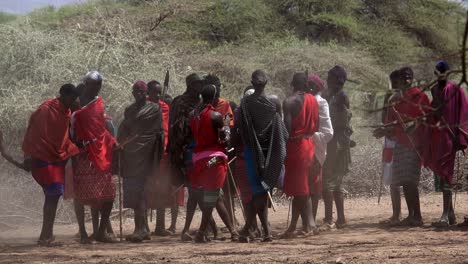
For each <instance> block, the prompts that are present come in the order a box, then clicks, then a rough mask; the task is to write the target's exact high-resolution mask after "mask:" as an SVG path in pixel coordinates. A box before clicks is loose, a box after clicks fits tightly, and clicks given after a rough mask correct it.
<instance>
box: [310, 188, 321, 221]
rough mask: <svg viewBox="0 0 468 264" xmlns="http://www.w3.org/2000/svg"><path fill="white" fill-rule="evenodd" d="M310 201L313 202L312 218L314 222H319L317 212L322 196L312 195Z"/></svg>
mask: <svg viewBox="0 0 468 264" xmlns="http://www.w3.org/2000/svg"><path fill="white" fill-rule="evenodd" d="M310 199H311V200H312V216H313V217H314V222H316V221H317V211H318V205H319V201H320V194H313V195H311V197H310Z"/></svg>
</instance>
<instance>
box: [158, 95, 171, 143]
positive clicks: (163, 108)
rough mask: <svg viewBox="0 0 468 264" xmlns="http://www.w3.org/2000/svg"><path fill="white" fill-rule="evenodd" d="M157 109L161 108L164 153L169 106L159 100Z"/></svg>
mask: <svg viewBox="0 0 468 264" xmlns="http://www.w3.org/2000/svg"><path fill="white" fill-rule="evenodd" d="M158 104H159V107H161V113H162V121H163V128H164V151H166V147H167V142H168V140H169V111H170V108H169V105H168V104H166V103H165V102H163V101H161V100H159V101H158Z"/></svg>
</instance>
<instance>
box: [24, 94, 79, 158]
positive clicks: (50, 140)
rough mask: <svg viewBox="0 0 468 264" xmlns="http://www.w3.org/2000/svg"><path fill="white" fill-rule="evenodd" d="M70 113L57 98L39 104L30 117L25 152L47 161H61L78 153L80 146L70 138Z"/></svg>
mask: <svg viewBox="0 0 468 264" xmlns="http://www.w3.org/2000/svg"><path fill="white" fill-rule="evenodd" d="M70 114H71V111H70V109H68V108H66V107H65V106H64V105H63V104H62V103H61V102H60V100H59V99H57V98H55V99H50V100H47V101H46V102H44V103H43V104H42V105H41V106H39V108H38V109H37V110H36V111H35V112H34V113H33V114H32V115H31V118H30V119H29V125H28V129H27V131H26V135H25V136H24V140H23V152H24V154H25V155H26V156H31V157H33V158H34V159H38V160H42V161H46V162H60V161H64V160H67V159H68V158H70V157H71V156H74V155H76V154H78V153H79V152H80V151H79V149H78V147H77V146H75V145H74V144H73V143H72V141H71V140H70V138H69V129H70Z"/></svg>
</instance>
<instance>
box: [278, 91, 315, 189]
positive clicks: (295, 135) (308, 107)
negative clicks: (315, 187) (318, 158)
mask: <svg viewBox="0 0 468 264" xmlns="http://www.w3.org/2000/svg"><path fill="white" fill-rule="evenodd" d="M318 122H319V113H318V103H317V99H316V98H315V97H314V96H313V95H311V94H305V97H304V103H303V105H302V110H301V112H300V113H299V115H297V116H296V117H295V118H294V120H293V121H292V124H291V127H292V129H291V133H290V135H289V140H288V143H287V145H286V151H287V152H286V153H287V154H286V160H285V168H286V172H285V177H284V192H285V193H286V194H287V195H288V196H302V195H308V194H309V193H310V190H309V169H310V166H311V165H312V161H313V158H314V150H315V145H314V141H313V140H312V138H311V136H312V135H313V134H314V133H315V132H316V131H317V129H318Z"/></svg>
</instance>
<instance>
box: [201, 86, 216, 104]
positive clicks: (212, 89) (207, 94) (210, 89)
mask: <svg viewBox="0 0 468 264" xmlns="http://www.w3.org/2000/svg"><path fill="white" fill-rule="evenodd" d="M201 96H202V98H203V101H209V100H213V99H214V98H215V96H216V86H214V85H213V84H207V85H205V86H203V89H202V91H201Z"/></svg>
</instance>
